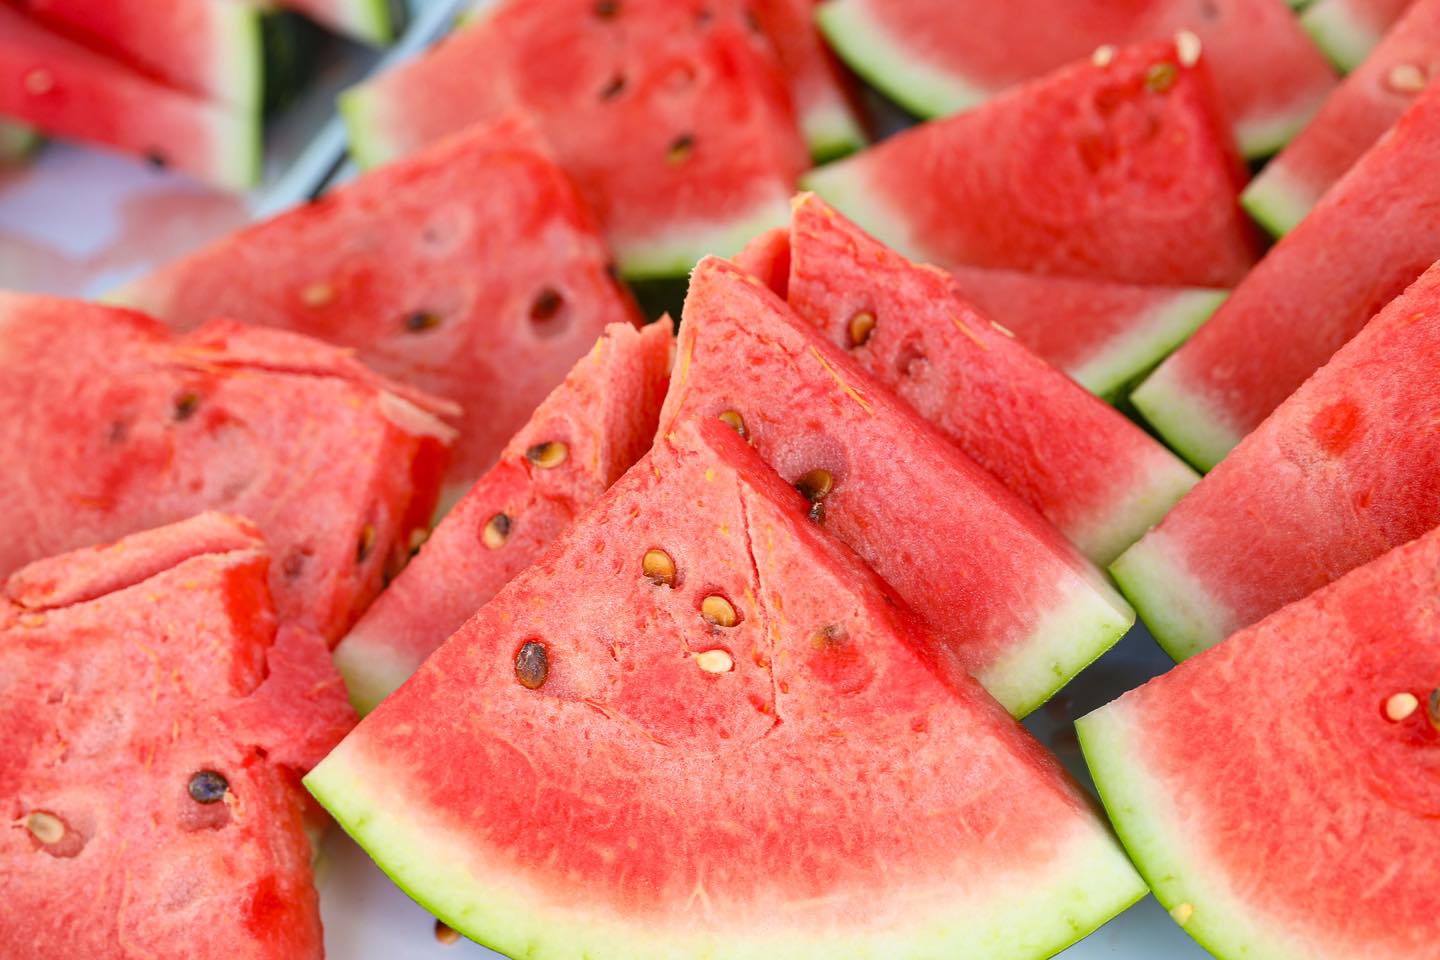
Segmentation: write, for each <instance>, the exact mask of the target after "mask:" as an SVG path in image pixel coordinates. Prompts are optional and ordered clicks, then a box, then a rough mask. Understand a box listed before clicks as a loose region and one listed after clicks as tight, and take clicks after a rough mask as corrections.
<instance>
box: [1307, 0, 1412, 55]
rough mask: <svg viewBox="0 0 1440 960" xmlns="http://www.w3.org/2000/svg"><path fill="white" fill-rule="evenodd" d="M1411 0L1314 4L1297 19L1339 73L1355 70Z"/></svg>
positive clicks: (1322, 0) (1324, 0)
mask: <svg viewBox="0 0 1440 960" xmlns="http://www.w3.org/2000/svg"><path fill="white" fill-rule="evenodd" d="M1412 2H1413V0H1315V2H1314V3H1311V4H1310V5H1309V6H1307V7H1306V8H1305V11H1304V12H1303V13H1302V14H1301V15H1300V22H1301V24H1302V25H1303V26H1304V27H1305V29H1306V30H1308V31H1309V32H1310V36H1311V37H1313V38H1314V40H1315V42H1316V43H1317V44H1318V45H1319V46H1320V49H1321V50H1323V51H1325V53H1326V55H1327V56H1329V57H1330V59H1331V61H1333V62H1334V63H1335V65H1336V66H1338V67H1339V68H1340V69H1342V70H1353V69H1355V68H1356V67H1358V66H1359V65H1360V64H1361V63H1362V62H1364V60H1365V58H1366V57H1368V56H1369V55H1370V51H1372V50H1374V49H1375V47H1377V46H1379V44H1380V41H1381V38H1383V37H1384V36H1385V34H1386V32H1388V31H1389V29H1390V28H1391V26H1393V25H1394V24H1395V23H1396V22H1398V21H1399V20H1400V18H1401V17H1402V16H1404V14H1405V11H1406V10H1407V9H1408V8H1409V7H1410V6H1411V4H1412Z"/></svg>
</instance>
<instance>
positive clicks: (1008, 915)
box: [305, 736, 1147, 960]
mask: <svg viewBox="0 0 1440 960" xmlns="http://www.w3.org/2000/svg"><path fill="white" fill-rule="evenodd" d="M358 752H359V747H357V744H356V741H355V738H354V737H353V736H352V737H351V739H350V740H347V741H346V742H344V743H342V744H341V745H340V746H339V747H338V748H337V749H336V750H335V751H333V752H332V753H331V754H330V755H329V756H328V757H326V759H325V760H324V761H322V762H321V763H320V765H319V766H317V767H316V768H315V769H314V770H312V771H311V772H310V774H309V775H308V776H307V777H306V778H305V786H306V787H307V788H308V789H309V790H310V792H311V793H312V794H313V795H314V796H315V797H316V799H318V800H319V801H320V803H321V804H322V805H324V806H325V808H326V809H327V810H328V811H329V812H330V814H331V815H332V816H333V817H334V818H335V819H336V821H337V822H338V823H339V824H340V825H341V826H342V827H343V828H344V829H345V831H346V833H348V834H349V835H350V836H351V837H352V838H353V839H354V840H355V841H356V842H357V843H358V844H359V845H360V846H361V847H362V848H363V849H364V850H365V851H366V852H367V853H368V854H369V855H370V857H371V858H372V859H373V860H374V861H375V863H376V864H378V865H379V866H380V868H381V870H383V871H384V872H385V873H386V874H387V875H388V876H389V877H390V879H391V880H392V881H394V883H395V884H396V885H397V886H399V887H400V889H402V890H403V891H405V893H406V894H407V895H408V896H410V898H411V899H413V900H415V901H416V902H417V903H418V904H420V905H421V906H422V907H424V908H425V909H426V910H428V911H430V912H431V913H433V914H434V915H435V916H437V917H439V918H440V919H441V920H442V921H444V922H445V924H446V925H448V926H449V927H451V928H452V929H454V930H457V931H459V932H461V933H462V934H464V935H465V936H467V937H469V938H470V939H471V940H474V941H475V942H477V943H480V944H483V945H485V946H488V947H490V948H491V949H493V950H496V951H498V952H501V953H504V954H506V955H507V956H515V957H526V958H529V960H575V958H577V957H582V956H583V957H585V958H587V960H667V958H672V957H675V956H695V957H705V958H706V960H801V958H804V960H869V958H873V957H877V956H888V957H896V958H903V957H917V958H918V957H922V956H960V955H968V954H972V953H976V952H979V953H983V955H984V956H986V957H987V958H989V960H1042V958H1045V957H1050V956H1053V955H1054V954H1055V953H1057V952H1059V951H1060V950H1062V949H1064V948H1065V947H1068V946H1070V945H1071V944H1073V943H1076V942H1078V941H1079V940H1081V939H1083V938H1085V937H1086V936H1088V935H1089V934H1090V933H1092V932H1094V931H1095V930H1096V929H1098V928H1099V927H1100V926H1102V925H1104V924H1105V923H1107V922H1108V921H1109V920H1110V919H1112V918H1113V917H1115V916H1118V915H1119V914H1120V913H1123V912H1124V911H1125V910H1127V909H1129V907H1131V906H1133V905H1134V904H1135V903H1137V902H1139V901H1140V900H1141V899H1142V898H1143V897H1144V896H1145V895H1146V893H1147V891H1146V889H1145V886H1144V884H1143V883H1142V882H1141V880H1140V877H1139V875H1138V874H1137V873H1136V872H1135V870H1134V867H1133V866H1132V865H1131V864H1130V862H1129V860H1128V859H1127V858H1126V856H1125V855H1124V852H1123V851H1122V850H1121V848H1120V845H1119V844H1118V843H1117V842H1116V840H1115V838H1114V837H1113V836H1112V835H1111V834H1110V833H1109V831H1108V830H1105V829H1103V828H1099V827H1097V828H1096V829H1095V830H1093V831H1091V832H1090V834H1091V835H1088V836H1084V837H1079V838H1077V840H1076V849H1075V850H1074V851H1072V852H1070V854H1069V856H1068V859H1069V861H1070V862H1069V863H1068V864H1067V865H1066V866H1067V868H1068V869H1066V870H1063V871H1059V872H1058V876H1056V878H1055V882H1054V884H1053V886H1052V887H1051V889H1050V890H1048V891H1047V890H1043V889H1035V887H1033V886H1032V887H1030V888H1029V889H1028V892H1027V895H1025V896H1023V897H1013V898H1012V899H1011V902H1010V903H1008V904H1007V903H1003V902H1002V903H999V904H994V905H989V904H987V905H972V906H971V907H970V911H971V913H972V914H973V915H974V917H975V918H977V919H978V921H979V923H980V924H982V925H983V927H984V928H983V929H982V930H981V931H980V932H979V934H978V935H977V932H976V930H975V927H974V925H973V924H967V923H965V922H956V921H955V919H954V918H937V919H936V920H934V921H930V922H926V923H924V924H922V925H920V926H919V927H918V928H917V929H914V930H911V931H908V932H906V933H896V932H895V931H894V930H893V929H890V930H885V931H877V935H876V936H875V937H874V938H873V939H872V940H870V941H863V940H860V939H859V938H858V937H850V936H847V937H845V938H844V939H843V940H836V939H831V940H828V941H820V942H815V941H811V940H808V939H804V938H801V937H799V936H798V935H797V936H792V937H791V938H789V939H779V938H772V939H763V940H753V941H741V940H738V939H737V938H736V937H735V936H734V935H727V936H723V937H722V936H720V935H718V934H716V935H711V936H709V937H705V938H703V939H702V938H696V939H695V940H693V941H692V942H690V943H683V942H680V941H681V937H680V936H676V935H667V934H666V933H665V932H664V931H660V930H657V929H656V928H655V927H654V926H653V925H647V924H646V923H645V922H643V921H642V922H637V923H635V924H633V925H630V926H625V927H622V926H620V925H619V924H616V923H614V922H613V921H611V922H606V921H599V922H595V923H589V924H587V923H584V922H581V921H577V920H576V919H575V918H574V917H573V916H569V917H567V916H560V915H555V914H553V913H546V912H544V911H541V910H537V909H536V908H534V907H533V906H531V905H528V904H527V903H526V902H525V900H524V896H523V893H522V892H520V891H519V890H518V883H517V878H515V877H512V876H505V875H504V874H503V872H502V871H497V872H496V876H494V878H493V880H491V881H490V882H485V881H484V880H483V879H481V878H477V877H476V875H475V873H474V872H472V870H471V869H468V868H467V866H466V864H465V863H464V862H463V858H464V857H465V854H464V852H463V851H464V850H465V848H466V845H465V843H464V840H465V838H464V837H463V836H447V835H446V831H445V830H443V829H441V828H438V827H436V826H434V825H432V824H427V822H426V817H425V815H424V811H422V810H419V809H416V808H415V807H414V806H413V805H407V800H406V798H405V791H404V784H403V783H402V782H400V781H399V771H393V770H385V769H376V768H373V767H367V765H366V764H365V763H364V762H363V761H358V760H357V759H356V754H357V753H358ZM1056 859H1058V858H1052V860H1051V862H1052V863H1053V862H1055V861H1056ZM472 865H473V864H472ZM1059 903H1065V904H1066V905H1067V907H1066V908H1065V909H1064V910H1063V911H1062V910H1057V909H1056V904H1059ZM1007 933H1009V934H1011V935H1014V936H1018V937H1025V938H1028V940H1029V942H1028V943H1023V944H1020V945H1019V946H1015V945H1014V944H1013V943H1012V942H1011V941H1010V940H1007V939H1006V934H1007Z"/></svg>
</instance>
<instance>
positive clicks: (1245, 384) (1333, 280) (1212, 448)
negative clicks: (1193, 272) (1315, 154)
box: [1131, 87, 1440, 469]
mask: <svg viewBox="0 0 1440 960" xmlns="http://www.w3.org/2000/svg"><path fill="white" fill-rule="evenodd" d="M1437 150H1440V87H1435V88H1431V89H1430V90H1429V91H1427V92H1426V93H1425V94H1423V95H1422V96H1421V97H1420V98H1419V99H1418V100H1417V101H1416V102H1415V105H1414V106H1412V107H1411V108H1410V110H1409V111H1407V112H1406V114H1405V115H1404V116H1403V117H1401V118H1400V120H1399V122H1397V123H1396V124H1395V126H1394V127H1393V128H1392V130H1391V132H1390V134H1389V135H1388V136H1386V137H1384V138H1383V139H1382V140H1381V141H1380V142H1379V143H1377V144H1376V145H1375V146H1374V147H1373V148H1371V150H1370V152H1369V153H1367V154H1366V155H1365V156H1364V157H1363V158H1362V159H1361V160H1360V162H1359V163H1357V164H1356V165H1355V166H1354V167H1352V168H1351V170H1350V172H1349V173H1347V174H1346V175H1345V176H1344V177H1343V178H1342V179H1341V180H1340V182H1339V183H1337V184H1335V186H1334V187H1333V188H1331V189H1330V190H1329V191H1328V192H1327V193H1326V194H1325V196H1324V197H1323V198H1322V199H1321V201H1320V203H1319V204H1318V205H1317V206H1316V207H1315V210H1314V212H1313V213H1311V214H1310V216H1308V217H1306V218H1305V220H1304V221H1303V222H1302V223H1301V224H1300V225H1299V226H1298V227H1296V228H1295V229H1294V230H1292V231H1291V232H1290V233H1288V234H1286V235H1285V237H1284V238H1283V239H1282V240H1281V241H1280V243H1279V244H1277V245H1276V246H1275V248H1274V249H1273V250H1271V251H1270V253H1269V254H1268V255H1267V256H1266V257H1265V259H1264V260H1263V261H1262V262H1261V263H1260V265H1259V266H1257V267H1256V268H1255V270H1254V272H1252V273H1251V274H1250V276H1248V277H1246V278H1245V282H1244V283H1242V284H1241V285H1240V286H1239V287H1238V288H1237V289H1236V290H1235V292H1234V293H1233V294H1231V295H1230V298H1229V299H1228V300H1226V301H1225V303H1224V304H1223V305H1221V307H1220V309H1219V310H1217V311H1215V315H1214V316H1213V317H1211V318H1210V319H1209V320H1208V321H1207V322H1206V323H1205V325H1204V326H1203V327H1201V328H1200V329H1199V330H1198V331H1197V332H1196V333H1195V335H1194V336H1193V337H1191V338H1190V339H1189V340H1188V341H1186V343H1185V345H1184V346H1183V347H1181V348H1180V349H1179V350H1177V351H1176V352H1175V353H1174V354H1172V355H1171V356H1170V358H1169V359H1167V360H1166V361H1165V362H1164V363H1162V364H1161V365H1160V367H1159V368H1158V369H1157V370H1156V371H1155V372H1154V373H1153V374H1151V375H1150V377H1149V378H1148V379H1147V380H1146V381H1145V382H1144V383H1143V384H1141V385H1140V387H1139V388H1138V389H1136V391H1135V392H1134V393H1133V394H1131V400H1132V401H1133V402H1134V404H1135V406H1136V407H1138V408H1139V410H1140V412H1141V413H1143V414H1144V415H1145V419H1147V420H1149V421H1150V423H1151V424H1152V425H1154V427H1155V428H1156V429H1157V430H1158V431H1159V432H1160V433H1161V435H1163V436H1164V437H1165V439H1166V441H1167V442H1169V444H1170V445H1171V446H1172V447H1173V448H1174V449H1176V450H1178V451H1179V452H1180V453H1181V454H1183V455H1184V456H1185V457H1186V458H1187V459H1189V460H1190V462H1191V463H1193V464H1195V465H1196V466H1199V467H1202V468H1205V469H1209V468H1210V467H1213V466H1214V465H1215V464H1217V463H1219V462H1220V460H1221V458H1222V457H1224V456H1225V455H1226V454H1227V453H1229V451H1230V450H1231V449H1233V448H1234V446H1235V445H1236V444H1237V443H1239V441H1240V438H1241V437H1243V436H1245V435H1246V434H1247V433H1249V432H1250V431H1251V430H1253V429H1255V428H1256V427H1257V426H1259V425H1260V422H1261V421H1263V420H1264V419H1265V418H1266V417H1267V416H1269V414H1270V413H1271V411H1273V410H1274V409H1275V408H1276V407H1277V406H1279V405H1280V403H1281V401H1283V400H1284V399H1285V398H1286V397H1287V396H1289V395H1290V394H1291V393H1292V392H1294V390H1295V389H1296V388H1298V387H1299V386H1300V384H1302V383H1304V382H1305V378H1306V377H1308V376H1310V374H1312V373H1314V372H1315V370H1316V368H1318V367H1319V366H1321V365H1322V364H1323V363H1325V361H1326V360H1328V359H1330V357H1331V355H1333V354H1334V353H1335V351H1336V350H1338V349H1339V348H1340V347H1341V346H1342V345H1343V344H1344V343H1345V342H1346V341H1347V340H1349V339H1350V338H1351V337H1353V336H1354V335H1355V334H1356V333H1358V332H1359V330H1360V329H1361V327H1363V326H1364V325H1365V321H1367V320H1368V319H1370V317H1372V316H1373V315H1374V314H1375V312H1376V311H1377V310H1379V309H1380V308H1381V307H1383V306H1384V305H1385V304H1386V303H1388V302H1389V301H1390V300H1391V299H1393V298H1394V297H1395V296H1396V295H1397V294H1399V293H1400V292H1401V291H1402V290H1404V289H1405V287H1406V286H1408V285H1409V284H1410V282H1411V281H1413V280H1414V279H1415V278H1416V277H1418V276H1419V275H1420V274H1421V272H1423V271H1424V270H1425V269H1426V268H1427V267H1429V266H1430V264H1431V263H1432V262H1434V260H1435V259H1436V258H1440V220H1437V219H1436V217H1435V215H1434V214H1435V208H1436V206H1437V204H1440V178H1437V177H1436V176H1435V175H1434V173H1435V167H1434V164H1433V163H1431V158H1432V157H1433V156H1435V153H1436V151H1437Z"/></svg>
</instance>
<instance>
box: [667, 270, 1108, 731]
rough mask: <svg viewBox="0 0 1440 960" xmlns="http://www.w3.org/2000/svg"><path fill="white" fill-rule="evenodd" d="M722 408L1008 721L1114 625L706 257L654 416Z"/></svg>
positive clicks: (788, 323) (1009, 515)
mask: <svg viewBox="0 0 1440 960" xmlns="http://www.w3.org/2000/svg"><path fill="white" fill-rule="evenodd" d="M690 417H697V418H703V419H710V418H714V417H724V418H725V419H727V420H728V421H731V422H733V423H734V424H735V425H736V426H737V428H738V429H742V430H744V431H745V435H746V436H747V437H748V438H749V439H750V440H751V442H753V443H754V444H755V447H756V449H757V450H759V451H760V454H761V456H762V457H764V459H765V461H766V462H767V463H769V464H771V465H772V466H773V467H774V468H775V469H776V470H777V471H778V472H779V473H780V475H781V476H782V477H784V478H785V479H786V480H787V481H789V482H792V483H796V484H797V485H799V486H800V487H801V488H803V489H804V490H805V491H806V493H807V495H808V496H810V497H811V498H812V499H813V500H814V501H815V506H814V515H815V518H816V519H817V520H819V521H821V522H823V524H824V526H825V528H826V529H827V530H828V531H830V532H831V533H832V534H834V535H835V536H836V537H838V538H839V539H840V540H842V541H843V542H845V543H846V544H847V545H849V546H850V547H852V548H853V549H854V550H856V552H858V553H859V554H860V555H861V556H862V557H864V558H865V560H866V562H867V563H869V564H870V565H871V566H872V567H873V568H874V569H875V570H876V572H878V573H879V574H880V576H882V577H884V578H885V579H886V580H888V581H889V582H890V583H891V584H892V585H893V586H894V588H895V590H896V591H897V592H898V593H899V594H900V595H901V596H902V597H904V598H905V600H906V602H907V603H909V604H910V605H911V606H913V607H914V608H915V609H916V611H917V612H918V613H919V614H920V616H921V617H922V618H923V619H924V621H925V623H926V626H927V627H928V628H929V629H930V630H931V631H932V633H933V634H934V635H935V637H936V639H937V641H938V642H940V643H941V644H943V645H944V646H945V647H946V648H947V649H949V650H951V651H952V652H953V653H954V655H955V656H956V657H957V658H958V659H959V662H960V663H961V665H962V666H963V667H964V668H965V669H967V670H969V671H970V672H971V673H973V674H974V675H975V676H976V677H978V678H979V680H980V682H981V683H982V684H984V686H985V688H986V689H987V690H989V691H990V693H991V694H992V695H994V697H995V698H996V699H997V700H999V701H1000V702H1001V703H1002V704H1004V705H1005V706H1006V707H1007V708H1008V709H1010V710H1011V712H1013V713H1015V714H1016V715H1017V716H1023V715H1024V714H1026V713H1029V712H1030V711H1031V710H1033V709H1035V708H1036V707H1037V706H1039V705H1040V704H1041V703H1043V702H1044V701H1045V700H1046V699H1048V698H1049V696H1050V695H1051V694H1053V693H1054V692H1055V691H1056V690H1058V689H1059V688H1060V687H1063V686H1064V685H1065V684H1066V683H1067V682H1068V681H1069V680H1070V678H1071V677H1073V676H1074V675H1075V674H1077V673H1079V672H1080V671H1081V670H1082V669H1084V668H1085V667H1086V666H1087V665H1088V664H1089V663H1090V662H1091V661H1092V660H1094V659H1095V658H1096V657H1097V656H1099V655H1100V654H1101V653H1103V652H1104V651H1105V650H1107V649H1108V648H1109V647H1110V646H1111V645H1112V644H1114V643H1115V641H1116V640H1118V639H1119V638H1120V637H1121V635H1123V634H1124V633H1125V631H1126V630H1127V629H1129V626H1130V624H1131V623H1132V622H1133V614H1132V612H1131V611H1130V609H1129V607H1128V606H1127V605H1126V604H1125V602H1124V601H1123V600H1122V599H1121V598H1120V597H1119V595H1118V594H1116V593H1115V591H1114V590H1113V589H1111V587H1110V585H1109V583H1108V581H1106V580H1105V578H1104V577H1103V576H1102V575H1101V574H1100V573H1099V572H1098V571H1097V570H1095V568H1094V567H1093V566H1091V564H1090V563H1089V562H1088V561H1086V560H1085V558H1084V557H1083V556H1081V555H1080V554H1079V553H1078V552H1077V551H1076V550H1075V549H1074V548H1073V547H1072V546H1071V545H1070V544H1068V543H1067V542H1065V540H1064V539H1063V538H1062V537H1061V536H1060V535H1059V534H1058V533H1057V532H1056V531H1055V529H1054V528H1053V527H1051V526H1050V525H1049V524H1047V523H1045V522H1044V520H1042V519H1041V518H1040V517H1039V515H1037V514H1036V513H1035V512H1034V511H1033V510H1032V509H1031V508H1030V507H1029V506H1028V505H1026V504H1025V503H1023V502H1022V501H1021V500H1019V499H1018V498H1016V497H1015V495H1014V494H1012V493H1010V492H1009V491H1007V490H1006V489H1004V488H1003V487H1001V486H1000V485H999V484H998V483H997V482H996V481H995V479H994V478H993V477H991V476H990V475H989V474H987V473H985V471H984V470H982V469H981V468H980V467H979V466H977V465H976V464H975V463H974V461H972V460H971V459H970V458H969V457H967V456H966V455H965V454H964V453H962V452H961V451H960V450H959V449H958V448H957V447H955V446H954V445H953V444H951V443H950V442H949V441H948V440H947V439H946V438H945V437H944V436H943V435H941V434H940V433H938V432H937V431H936V430H935V429H934V428H933V427H932V426H930V425H929V424H928V423H926V422H925V421H924V420H922V419H920V418H919V417H918V416H917V415H916V414H915V412H914V411H913V410H912V409H911V408H910V407H908V406H907V405H906V404H904V403H903V402H902V401H900V400H899V399H898V398H895V397H894V396H893V395H892V394H891V393H890V391H889V390H888V389H887V388H886V387H885V386H883V385H882V384H881V383H879V382H878V381H876V380H874V379H872V378H871V377H870V376H869V375H868V374H867V373H865V371H864V370H862V369H861V368H860V367H858V366H857V365H856V364H855V362H854V361H853V360H852V359H851V358H850V357H848V356H847V355H846V354H845V352H844V351H842V350H840V349H838V348H836V347H834V346H832V345H831V344H830V343H829V342H828V341H826V340H825V339H824V338H822V337H821V336H820V335H819V334H818V333H817V332H816V331H814V330H813V329H812V328H811V327H810V326H809V324H807V323H805V321H803V320H801V319H799V318H798V317H796V316H795V315H794V314H793V313H791V312H790V310H789V308H788V307H786V305H785V304H784V302H783V301H781V300H780V299H779V298H778V297H776V296H775V295H774V294H773V293H771V292H770V291H769V290H767V289H765V287H764V286H763V285H762V284H761V283H760V282H759V281H758V280H756V279H755V278H754V277H751V276H749V275H747V274H745V273H743V272H742V271H741V270H739V269H738V268H737V267H734V266H732V265H731V264H728V263H726V262H724V261H722V260H717V259H714V258H709V259H706V260H704V261H702V262H701V264H700V266H699V267H698V268H696V271H695V274H694V276H693V277H692V278H691V280H690V291H689V295H688V296H687V298H686V301H685V315H684V320H683V322H682V323H681V326H680V336H679V341H678V343H677V345H676V361H675V373H674V374H673V376H672V382H671V386H670V393H669V395H668V396H667V397H666V398H665V409H664V410H663V412H662V413H661V416H660V430H661V434H662V435H663V434H664V433H666V432H667V431H669V430H670V429H671V428H672V426H673V425H674V424H675V423H677V422H679V421H680V420H683V419H686V418H690Z"/></svg>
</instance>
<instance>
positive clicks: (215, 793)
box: [185, 770, 230, 804]
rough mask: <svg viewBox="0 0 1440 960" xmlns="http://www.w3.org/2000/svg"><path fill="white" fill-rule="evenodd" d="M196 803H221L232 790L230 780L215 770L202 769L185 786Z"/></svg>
mask: <svg viewBox="0 0 1440 960" xmlns="http://www.w3.org/2000/svg"><path fill="white" fill-rule="evenodd" d="M185 789H186V790H187V792H189V794H190V799H191V800H194V801H195V802H196V803H207V804H208V803H219V802H220V801H221V800H224V799H225V794H226V793H228V792H229V790H230V781H228V780H226V779H225V777H224V776H223V775H221V774H219V773H216V772H215V771H214V770H201V771H200V772H199V773H197V774H195V775H194V776H192V777H191V778H190V783H189V785H188V786H187V787H186V788H185Z"/></svg>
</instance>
